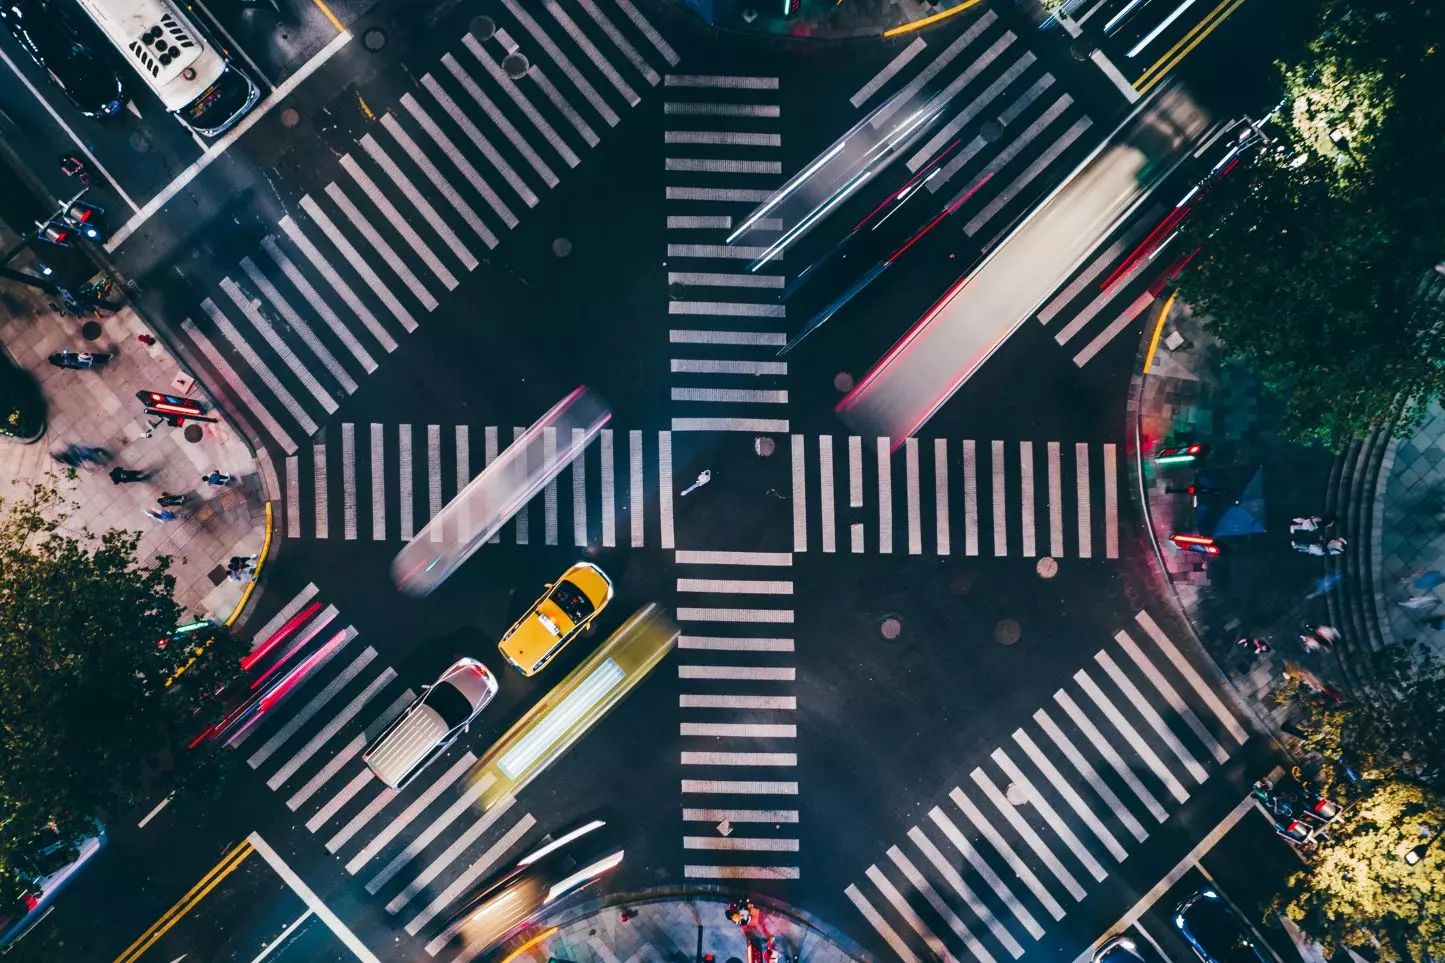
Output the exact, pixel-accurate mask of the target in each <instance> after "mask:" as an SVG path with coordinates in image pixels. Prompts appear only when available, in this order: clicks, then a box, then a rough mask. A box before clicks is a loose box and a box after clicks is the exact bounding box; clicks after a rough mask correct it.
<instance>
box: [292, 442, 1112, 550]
mask: <svg viewBox="0 0 1445 963" xmlns="http://www.w3.org/2000/svg"><path fill="white" fill-rule="evenodd" d="M522 431H523V429H522V428H520V427H511V428H503V427H499V426H495V425H488V426H484V427H481V428H480V429H478V430H477V431H474V430H473V429H472V427H471V426H469V425H450V426H442V425H411V424H396V425H388V424H377V423H372V424H370V425H367V426H363V427H361V428H360V429H359V428H358V426H357V425H355V424H354V423H351V422H344V423H340V424H333V425H329V426H327V428H326V429H325V431H323V432H321V433H320V434H319V435H318V437H317V438H316V439H315V440H314V442H313V443H312V444H311V445H310V446H309V447H308V448H307V449H305V450H303V451H301V452H299V453H298V454H296V455H292V456H288V457H287V458H286V459H285V462H284V470H283V474H284V479H283V491H284V493H283V497H282V503H283V514H284V518H285V527H284V532H285V534H286V537H288V538H315V539H328V538H335V537H340V538H341V539H342V540H345V541H351V540H357V539H362V540H370V541H394V540H398V539H400V540H402V541H407V540H410V539H411V538H412V537H413V536H414V535H415V533H416V532H418V531H420V530H421V528H422V527H424V526H425V524H426V522H427V521H428V520H430V519H431V518H433V517H434V516H435V515H436V514H437V513H438V512H439V511H441V508H442V506H443V505H445V504H446V503H447V502H449V501H450V500H451V499H452V498H453V497H454V496H455V495H456V493H457V492H458V491H460V490H461V489H462V488H464V487H465V486H466V485H467V483H468V482H469V481H470V480H471V479H472V478H473V477H474V476H475V475H476V474H477V473H479V472H480V471H481V470H482V468H483V467H485V466H486V465H487V464H489V463H490V462H491V461H492V460H493V459H495V458H496V457H497V454H498V452H499V451H500V450H501V449H502V448H503V447H505V444H506V443H507V442H508V441H510V440H511V439H514V438H516V437H517V436H518V435H520V434H521V432H522ZM478 434H479V435H480V438H478V437H477V435H478ZM672 435H673V432H671V431H655V432H654V431H647V432H644V431H640V430H635V429H633V430H627V431H625V432H624V431H621V430H614V429H611V428H607V429H603V430H602V432H601V433H600V435H599V437H598V442H597V444H595V445H592V446H590V447H589V448H588V449H587V450H586V451H584V453H583V456H582V457H581V458H580V459H578V461H576V462H574V463H573V465H572V466H570V467H569V468H567V469H565V470H564V471H563V472H562V473H561V474H560V475H559V476H558V477H557V478H556V479H554V480H553V481H551V482H549V483H548V485H547V487H546V488H545V489H544V490H543V492H542V494H541V497H540V498H538V499H534V500H533V502H531V503H530V504H528V505H527V506H526V507H524V508H523V509H522V510H521V511H520V512H519V513H518V514H517V516H516V517H515V518H514V519H513V521H512V522H510V523H508V525H507V526H506V528H505V529H503V531H502V532H501V533H499V534H498V535H497V536H495V537H494V541H496V542H499V543H506V544H512V545H530V544H534V543H535V544H544V545H557V544H559V543H560V542H561V540H562V539H564V538H566V537H568V536H567V535H566V533H567V532H568V531H570V533H571V534H570V542H569V544H572V545H574V546H577V547H584V546H600V547H602V548H615V547H618V546H619V545H621V544H625V545H628V546H629V547H632V548H643V547H658V548H662V549H673V548H676V547H677V546H678V545H682V546H687V545H688V544H689V542H688V537H687V533H686V532H683V533H682V534H681V536H679V535H678V533H677V532H676V531H675V530H674V529H675V522H674V514H673V509H672V506H673V498H674V496H675V494H676V493H675V492H674V491H673V490H672V446H673V438H672ZM789 441H790V445H789V447H788V454H789V456H790V457H791V461H792V473H791V474H792V480H793V487H792V491H791V498H790V500H791V503H792V529H793V531H792V535H793V538H792V550H793V551H794V552H807V551H821V552H823V553H825V554H831V553H837V552H846V553H853V554H864V553H879V554H893V553H895V552H896V553H898V554H905V553H906V554H909V555H922V554H925V553H927V554H931V555H940V556H943V555H953V554H961V555H965V556H976V555H990V556H994V557H1005V556H1017V557H1023V558H1036V557H1042V556H1053V557H1055V558H1066V557H1069V558H1084V559H1088V558H1104V559H1116V558H1118V557H1119V552H1120V520H1119V477H1120V471H1121V466H1120V464H1119V456H1118V445H1116V444H1112V443H1104V444H1094V443H1085V442H1074V443H1068V442H1058V441H1047V442H1035V441H1008V442H1005V441H1000V440H986V441H979V440H974V439H961V440H952V439H946V438H933V439H918V438H908V439H905V440H904V442H903V444H902V445H901V446H898V447H897V449H896V450H895V448H894V446H893V443H892V441H891V440H890V439H887V438H869V439H866V440H865V439H864V438H862V437H861V436H858V435H845V436H834V435H802V434H795V435H791V436H789ZM544 445H550V447H549V448H548V449H547V450H550V451H552V452H555V451H556V450H557V448H556V438H555V435H554V436H551V440H550V441H548V437H547V436H544ZM780 447H781V446H780ZM564 496H570V497H564ZM704 497H705V496H704ZM368 503H369V511H368V510H367V505H368Z"/></svg>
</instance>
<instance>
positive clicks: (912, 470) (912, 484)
mask: <svg viewBox="0 0 1445 963" xmlns="http://www.w3.org/2000/svg"><path fill="white" fill-rule="evenodd" d="M903 444H904V459H903V461H904V466H903V467H904V473H905V476H906V481H907V489H906V493H905V497H906V499H907V503H908V554H909V555H922V554H923V505H922V495H921V494H920V493H919V490H918V439H917V438H907V439H905V440H904V443H903Z"/></svg>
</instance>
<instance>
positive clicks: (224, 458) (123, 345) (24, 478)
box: [0, 285, 270, 624]
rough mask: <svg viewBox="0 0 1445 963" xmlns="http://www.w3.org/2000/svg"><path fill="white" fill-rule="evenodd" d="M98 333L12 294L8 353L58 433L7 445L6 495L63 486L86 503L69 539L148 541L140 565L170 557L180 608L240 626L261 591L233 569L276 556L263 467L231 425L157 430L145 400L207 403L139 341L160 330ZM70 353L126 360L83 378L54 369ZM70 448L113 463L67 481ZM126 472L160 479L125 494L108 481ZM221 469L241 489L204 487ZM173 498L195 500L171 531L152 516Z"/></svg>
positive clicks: (128, 324)
mask: <svg viewBox="0 0 1445 963" xmlns="http://www.w3.org/2000/svg"><path fill="white" fill-rule="evenodd" d="M95 323H98V324H100V325H101V327H102V333H101V334H100V336H99V337H98V338H96V339H94V340H91V341H87V340H85V339H84V338H83V337H82V334H81V324H82V319H78V318H69V317H62V316H60V315H58V314H56V313H55V312H53V311H52V310H51V309H50V307H49V305H48V299H47V298H46V296H45V295H44V294H43V293H41V292H39V291H35V290H33V289H29V288H25V287H22V286H20V285H7V286H6V287H5V289H4V291H3V298H0V343H3V344H4V346H5V349H6V350H7V351H8V352H9V353H10V355H11V357H13V358H14V359H15V361H16V363H17V364H19V365H20V366H21V367H22V368H25V369H27V370H28V371H30V372H31V373H32V374H33V375H34V376H35V378H36V380H37V381H39V382H40V385H41V390H42V391H43V392H44V394H45V398H46V402H47V405H48V427H47V430H46V433H45V435H44V436H43V437H42V438H40V440H39V441H36V442H35V443H33V444H29V445H22V444H15V443H9V442H5V441H0V497H3V498H14V497H21V496H23V495H24V494H25V493H26V492H27V491H28V490H29V489H30V488H31V487H32V486H33V485H35V484H36V483H45V482H48V481H53V482H54V483H55V485H56V487H57V489H58V490H59V491H60V493H61V494H62V496H64V497H65V498H66V500H67V501H71V502H75V503H77V504H78V507H77V508H75V509H73V514H72V515H71V517H70V519H69V520H68V522H67V524H66V528H67V529H68V530H70V531H74V532H78V531H79V530H80V529H81V528H83V527H84V528H89V529H90V530H91V531H92V532H94V533H96V534H100V533H102V532H104V531H106V530H108V529H111V528H119V529H131V530H135V531H140V532H141V533H142V538H141V542H140V547H139V550H138V556H139V558H140V559H141V560H143V561H144V560H147V559H149V558H152V557H154V556H156V555H169V556H171V568H170V571H171V573H172V574H173V575H175V577H176V590H175V599H176V601H177V602H178V603H179V604H180V605H181V606H182V607H183V608H184V609H185V610H186V611H187V612H188V613H189V614H190V615H192V616H195V617H204V618H210V619H214V620H216V621H219V622H226V623H228V624H231V623H234V622H235V621H236V620H238V619H239V617H240V616H241V614H242V609H243V607H244V605H245V603H246V602H247V601H248V600H249V598H250V596H251V594H252V591H251V590H252V587H253V584H254V583H243V582H235V581H231V580H230V579H228V578H227V575H226V563H227V560H228V559H230V558H231V557H232V556H236V555H240V556H248V555H264V554H265V553H266V550H267V549H268V548H269V547H270V539H269V537H268V531H269V527H268V510H269V506H268V504H267V496H266V493H265V485H264V484H263V481H262V475H261V469H260V466H259V465H258V464H257V461H256V459H255V457H254V456H253V455H252V454H251V451H250V449H249V448H248V447H247V446H246V444H245V443H244V441H243V440H242V439H241V438H240V437H239V436H238V435H237V433H236V432H235V431H234V430H233V429H232V428H231V426H230V425H228V424H227V423H226V422H225V421H221V422H218V423H216V424H194V425H187V426H186V428H185V429H178V428H170V427H168V426H166V425H165V424H161V425H160V426H159V427H155V428H154V429H152V428H151V425H150V422H151V420H152V419H149V418H147V417H146V416H145V415H144V413H143V412H142V410H141V405H140V402H138V401H137V400H136V398H135V392H136V391H138V390H143V389H144V390H153V391H161V392H165V393H167V394H175V395H187V394H190V395H192V396H199V394H200V392H199V388H198V387H197V388H192V387H191V385H190V381H189V377H188V376H184V375H182V372H181V367H180V365H179V364H178V363H177V362H176V360H175V358H173V357H172V356H171V355H170V353H169V352H167V351H166V350H165V348H164V346H163V345H162V344H161V343H159V342H157V343H156V344H154V345H151V346H149V347H148V346H146V345H143V344H141V343H139V342H138V341H136V336H137V335H138V334H142V333H152V332H148V329H147V328H146V326H145V325H144V324H143V323H142V322H141V320H140V318H139V316H137V315H136V313H135V312H134V311H133V310H132V309H130V308H129V307H127V308H125V309H124V310H122V311H120V312H118V313H117V314H115V315H114V316H111V317H107V318H104V319H103V320H101V319H96V322H95ZM61 348H70V349H72V350H86V349H89V350H94V351H110V352H113V353H115V355H116V357H115V358H113V359H112V360H111V361H110V363H109V364H107V365H105V366H104V367H103V368H97V369H94V370H89V371H72V370H67V369H62V368H56V367H54V366H53V365H51V364H50V363H49V361H48V358H49V356H50V355H51V354H52V353H54V352H56V351H58V350H60V349H61ZM178 378H182V379H184V380H180V381H178ZM197 429H199V431H197ZM197 434H198V436H199V437H198V439H197V440H195V441H191V440H188V438H187V435H191V436H193V437H194V436H196V435H197ZM70 444H79V445H87V446H95V447H99V448H104V449H106V450H107V451H108V452H109V453H110V454H111V456H112V459H111V461H110V462H108V463H107V464H106V465H95V464H86V465H84V466H82V467H80V468H78V469H76V475H77V477H76V478H74V479H70V478H67V477H66V475H67V473H68V471H69V469H67V468H66V467H65V466H63V465H61V464H60V463H59V462H57V461H55V459H54V457H53V454H52V453H54V452H59V451H62V450H64V449H65V448H66V446H67V445H70ZM117 465H119V466H123V467H125V468H131V469H137V470H141V471H145V472H148V473H149V477H148V478H147V479H146V480H145V481H143V482H136V483H131V484H123V485H115V484H113V483H112V482H111V480H110V477H109V474H108V473H109V470H110V468H111V467H113V466H117ZM213 468H219V469H220V470H221V471H223V472H226V473H229V474H231V475H233V476H234V480H233V481H232V482H231V484H230V485H228V486H225V487H220V488H215V487H211V486H208V485H206V484H204V483H203V482H202V480H201V478H202V476H203V475H204V474H206V473H207V472H209V471H210V470H211V469H213ZM162 491H166V492H172V493H176V494H181V493H184V494H185V495H186V496H187V498H186V502H185V504H183V505H181V506H180V507H178V508H174V509H172V510H173V511H174V512H175V513H176V516H177V517H176V518H175V519H174V520H172V521H170V522H161V521H157V520H155V519H152V518H147V517H146V516H145V515H144V514H143V512H144V511H145V510H146V509H153V508H158V507H159V506H158V505H157V504H156V498H157V496H159V495H160V494H161V492H162Z"/></svg>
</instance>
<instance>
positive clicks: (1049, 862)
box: [970, 750, 1106, 903]
mask: <svg viewBox="0 0 1445 963" xmlns="http://www.w3.org/2000/svg"><path fill="white" fill-rule="evenodd" d="M997 751H998V750H995V752H997ZM1020 775H1022V773H1020ZM970 778H971V779H973V782H974V785H976V786H978V788H979V789H980V790H981V791H982V792H983V794H984V795H985V796H987V797H988V801H989V802H991V803H993V806H994V808H995V809H997V810H998V812H999V815H1000V816H1002V817H1003V818H1004V820H1005V821H1006V822H1007V823H1008V824H1009V825H1010V826H1012V827H1013V829H1014V832H1015V833H1017V834H1018V835H1019V837H1020V838H1021V839H1023V841H1024V842H1025V843H1027V844H1028V847H1029V849H1031V850H1033V851H1034V855H1035V856H1037V857H1038V858H1039V859H1040V860H1042V861H1043V863H1044V865H1045V866H1047V867H1048V868H1049V870H1050V872H1052V873H1053V874H1054V876H1055V878H1057V879H1058V881H1059V882H1061V883H1063V884H1064V889H1066V890H1068V891H1069V894H1070V895H1072V896H1073V897H1074V900H1075V901H1076V902H1081V903H1082V902H1083V901H1084V895H1085V893H1084V887H1082V886H1080V885H1079V881H1078V880H1077V879H1075V878H1074V874H1073V873H1071V872H1069V871H1068V869H1066V868H1065V867H1064V864H1063V862H1062V861H1061V860H1060V859H1059V858H1058V857H1057V856H1055V855H1054V851H1053V850H1052V849H1050V848H1049V846H1048V844H1047V843H1045V842H1044V841H1043V839H1042V838H1041V837H1040V836H1039V834H1038V833H1037V832H1035V831H1034V828H1033V827H1032V826H1030V825H1029V824H1028V823H1027V822H1025V821H1024V819H1023V817H1022V816H1020V815H1019V814H1018V808H1019V807H1016V806H1014V804H1013V803H1011V802H1009V801H1008V800H1007V799H1005V798H1004V795H1003V793H1002V792H1000V791H999V788H998V786H996V785H995V784H994V782H993V780H992V779H990V778H989V777H988V774H987V773H985V772H984V771H983V770H982V769H974V770H973V772H972V773H971V774H970ZM1022 788H1023V789H1024V791H1025V794H1026V795H1029V796H1036V795H1037V792H1036V791H1035V790H1034V788H1033V786H1032V785H1028V784H1027V780H1025V785H1023V786H1022ZM1030 801H1031V802H1032V800H1030ZM1045 805H1046V806H1047V804H1045ZM1035 808H1038V806H1037V805H1035ZM1040 815H1044V813H1043V812H1041V813H1040ZM1050 816H1051V817H1052V819H1050V818H1049V817H1050ZM1044 821H1045V822H1047V823H1048V824H1049V828H1051V829H1053V830H1054V831H1055V832H1058V831H1059V830H1060V828H1061V827H1062V830H1063V832H1062V833H1060V835H1061V837H1063V833H1067V834H1068V835H1067V836H1066V837H1063V838H1064V842H1065V843H1066V844H1068V845H1070V846H1078V848H1077V849H1076V850H1075V852H1076V854H1077V855H1080V859H1081V860H1082V861H1083V862H1084V866H1085V868H1086V869H1088V870H1089V872H1090V873H1091V874H1092V875H1093V876H1094V879H1095V880H1098V881H1102V880H1103V878H1104V876H1105V875H1106V874H1105V873H1104V868H1103V867H1102V866H1100V865H1099V864H1098V862H1097V861H1096V860H1095V859H1094V857H1093V856H1092V855H1090V854H1089V851H1088V850H1087V849H1084V848H1083V847H1082V846H1081V845H1079V840H1078V837H1076V836H1074V834H1073V832H1072V831H1071V830H1070V829H1069V828H1068V827H1067V826H1065V825H1064V824H1063V822H1062V821H1061V820H1059V818H1058V816H1057V815H1056V814H1054V813H1053V812H1052V811H1049V813H1048V814H1047V815H1045V819H1044Z"/></svg>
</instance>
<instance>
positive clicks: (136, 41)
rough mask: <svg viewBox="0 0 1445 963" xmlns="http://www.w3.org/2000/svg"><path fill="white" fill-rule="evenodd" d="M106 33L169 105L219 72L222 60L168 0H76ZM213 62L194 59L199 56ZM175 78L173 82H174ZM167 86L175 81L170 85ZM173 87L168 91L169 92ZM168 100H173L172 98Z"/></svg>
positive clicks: (174, 105)
mask: <svg viewBox="0 0 1445 963" xmlns="http://www.w3.org/2000/svg"><path fill="white" fill-rule="evenodd" d="M79 3H80V5H81V6H82V7H84V8H85V10H86V12H87V13H89V14H90V16H91V17H92V18H93V19H94V20H95V22H96V23H97V24H98V25H99V26H100V28H101V29H102V30H104V31H105V33H106V36H108V37H109V38H110V41H111V42H112V43H113V44H115V45H116V47H118V48H119V49H121V50H123V51H125V52H126V53H127V54H128V55H129V58H130V60H131V63H132V64H133V65H134V66H135V68H136V69H137V70H139V71H140V72H141V73H142V74H143V75H144V76H145V77H146V79H147V80H149V81H150V84H151V86H152V87H153V88H155V90H156V91H157V92H158V93H161V92H162V91H164V93H162V100H164V101H166V106H167V107H168V108H170V109H172V110H174V109H176V108H177V106H178V105H179V106H184V105H185V104H187V103H189V102H190V101H191V100H192V99H193V98H194V97H195V95H196V94H197V93H199V91H200V90H202V89H204V87H205V86H206V85H208V84H210V83H212V82H213V81H214V80H215V79H216V76H217V75H219V74H220V72H221V68H222V67H223V66H224V60H222V58H220V57H219V56H218V55H217V54H216V52H215V51H212V50H210V49H209V48H208V46H207V44H206V41H205V38H204V37H202V36H200V35H199V34H197V33H196V32H195V30H194V28H193V27H192V26H191V24H190V21H189V20H188V19H187V18H186V17H185V15H184V14H182V13H181V12H180V11H179V10H177V9H176V7H175V6H174V5H173V4H172V3H170V2H169V0H79ZM208 54H209V55H210V56H209V57H208V58H207V59H208V60H211V61H213V62H214V65H215V66H214V67H212V66H211V64H202V63H198V61H201V59H202V58H203V57H206V56H207V55H208ZM177 82H179V83H177ZM172 85H175V86H174V87H173V86H172ZM173 90H174V93H173V92H172V91H173ZM173 101H174V103H173Z"/></svg>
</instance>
